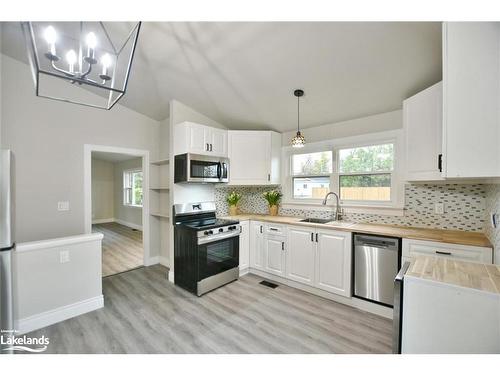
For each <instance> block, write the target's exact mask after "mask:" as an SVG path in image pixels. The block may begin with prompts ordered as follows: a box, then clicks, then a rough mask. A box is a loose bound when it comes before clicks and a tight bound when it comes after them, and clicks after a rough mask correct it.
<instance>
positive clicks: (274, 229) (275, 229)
mask: <svg viewBox="0 0 500 375" xmlns="http://www.w3.org/2000/svg"><path fill="white" fill-rule="evenodd" d="M269 230H273V231H275V232H277V231H278V228H273V227H269Z"/></svg>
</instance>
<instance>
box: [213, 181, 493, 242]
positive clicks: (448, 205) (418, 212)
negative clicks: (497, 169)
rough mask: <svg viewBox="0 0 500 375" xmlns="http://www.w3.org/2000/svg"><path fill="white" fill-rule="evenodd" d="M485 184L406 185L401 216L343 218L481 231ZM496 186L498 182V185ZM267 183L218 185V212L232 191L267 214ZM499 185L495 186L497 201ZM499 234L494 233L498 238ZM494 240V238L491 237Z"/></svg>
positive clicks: (298, 212) (308, 212)
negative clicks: (439, 209) (440, 207)
mask: <svg viewBox="0 0 500 375" xmlns="http://www.w3.org/2000/svg"><path fill="white" fill-rule="evenodd" d="M487 186H488V185H482V184H476V185H459V184H446V185H431V184H422V185H410V184H407V185H406V186H405V213H404V216H388V215H372V214H359V213H352V212H351V213H349V211H348V209H346V210H345V211H346V212H345V214H344V217H343V219H344V220H346V221H352V222H356V223H373V224H394V225H405V226H413V227H421V228H438V229H455V230H467V231H477V232H482V231H484V228H485V220H486V215H485V211H486V209H485V207H486V188H487ZM497 186H499V185H497ZM270 189H271V188H270V187H268V186H248V187H233V186H218V187H216V189H215V200H216V205H217V214H218V215H221V216H223V215H228V205H227V203H226V196H227V194H229V193H230V192H231V191H236V192H238V193H241V194H242V195H243V198H242V200H241V202H240V204H239V207H240V210H241V212H246V213H256V214H266V213H268V208H267V202H266V201H265V199H264V198H263V196H262V193H263V192H265V191H267V190H270ZM498 195H499V193H498V187H497V190H496V196H497V198H496V199H497V200H496V202H497V204H498ZM439 202H441V203H444V205H445V213H444V214H435V213H434V204H435V203H439ZM279 213H280V215H285V216H300V217H317V218H328V217H331V215H332V213H331V212H329V211H320V210H314V209H288V208H282V207H280V212H279ZM499 237H500V236H499V235H498V233H497V237H496V238H497V239H498V238H499ZM492 242H493V241H492Z"/></svg>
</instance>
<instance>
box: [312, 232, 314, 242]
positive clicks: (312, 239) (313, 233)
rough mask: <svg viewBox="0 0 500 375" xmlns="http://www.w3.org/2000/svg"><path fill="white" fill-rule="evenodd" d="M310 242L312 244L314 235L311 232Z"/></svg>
mask: <svg viewBox="0 0 500 375" xmlns="http://www.w3.org/2000/svg"><path fill="white" fill-rule="evenodd" d="M311 242H314V233H313V232H311Z"/></svg>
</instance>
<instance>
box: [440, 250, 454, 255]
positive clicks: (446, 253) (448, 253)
mask: <svg viewBox="0 0 500 375" xmlns="http://www.w3.org/2000/svg"><path fill="white" fill-rule="evenodd" d="M436 254H441V255H451V253H450V252H448V251H438V250H436Z"/></svg>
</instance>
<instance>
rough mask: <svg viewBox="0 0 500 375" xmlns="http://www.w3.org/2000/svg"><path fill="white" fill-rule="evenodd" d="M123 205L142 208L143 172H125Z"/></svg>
mask: <svg viewBox="0 0 500 375" xmlns="http://www.w3.org/2000/svg"><path fill="white" fill-rule="evenodd" d="M123 205H124V206H134V207H142V171H141V170H140V169H139V170H127V171H123Z"/></svg>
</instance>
